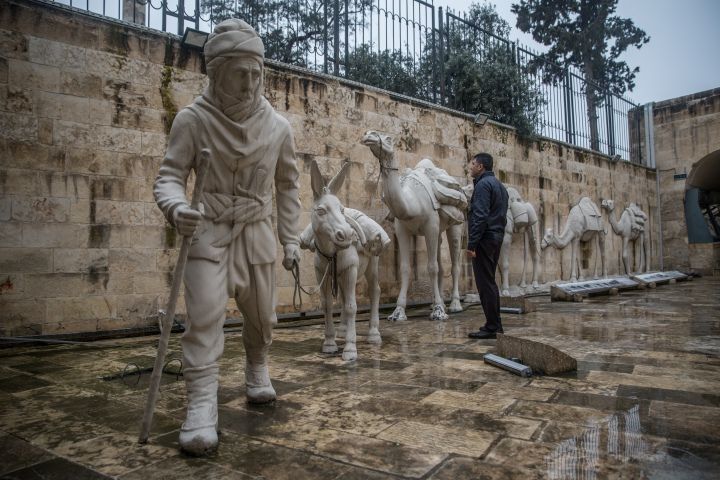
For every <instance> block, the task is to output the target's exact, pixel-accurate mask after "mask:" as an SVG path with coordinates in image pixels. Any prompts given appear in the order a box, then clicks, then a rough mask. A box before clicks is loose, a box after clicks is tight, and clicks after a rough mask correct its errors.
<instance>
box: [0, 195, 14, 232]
mask: <svg viewBox="0 0 720 480" xmlns="http://www.w3.org/2000/svg"><path fill="white" fill-rule="evenodd" d="M11 207H12V198H10V197H4V198H0V222H7V221H8V220H10V214H11V212H12V208H11ZM3 227H4V225H3Z"/></svg>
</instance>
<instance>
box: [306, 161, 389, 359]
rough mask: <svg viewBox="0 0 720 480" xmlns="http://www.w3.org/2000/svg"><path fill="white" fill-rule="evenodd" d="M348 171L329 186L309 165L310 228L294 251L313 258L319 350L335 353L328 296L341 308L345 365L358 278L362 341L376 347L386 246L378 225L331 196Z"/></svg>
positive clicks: (351, 348) (351, 347) (352, 341)
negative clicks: (320, 312)
mask: <svg viewBox="0 0 720 480" xmlns="http://www.w3.org/2000/svg"><path fill="white" fill-rule="evenodd" d="M349 166H350V162H346V163H345V164H343V167H342V169H341V170H340V172H338V174H337V175H335V177H334V178H333V179H332V180H331V181H330V183H328V184H325V180H324V179H323V177H322V174H321V173H320V169H319V168H318V166H317V163H316V162H315V161H313V162H312V166H311V186H312V191H313V199H314V201H315V203H314V204H313V207H312V212H311V215H310V219H311V222H310V225H308V226H307V228H306V229H305V230H304V231H303V233H302V234H301V235H300V247H301V248H304V249H307V250H311V251H314V252H315V253H316V255H315V276H316V278H317V280H318V282H319V284H320V289H321V291H322V300H323V301H322V303H323V308H324V310H325V341H324V343H323V346H322V351H323V353H335V352H337V351H338V347H337V343H336V342H335V325H334V324H333V318H332V315H333V314H332V309H333V296H334V294H335V293H339V294H340V298H341V300H342V305H343V307H342V317H341V326H342V327H344V329H345V347H344V348H343V352H342V358H343V360H345V361H353V360H355V359H357V347H356V331H355V314H356V312H357V304H356V301H355V286H356V284H357V279H358V276H359V275H363V274H364V275H365V279H366V280H367V284H368V290H369V291H370V304H371V307H370V330H369V332H368V337H367V341H368V343H374V344H380V343H381V342H382V339H381V337H380V330H379V325H380V319H379V313H378V312H379V307H380V284H379V281H378V263H379V258H380V254H381V253H382V251H383V250H384V249H385V248H386V247H387V246H388V245H389V244H390V237H388V235H387V233H385V231H384V230H383V229H382V227H381V226H380V225H378V224H377V223H376V222H375V221H373V220H372V219H371V218H369V217H368V216H367V215H365V214H364V213H362V212H360V211H358V210H353V209H351V208H344V207H343V205H342V204H341V203H340V200H338V198H337V197H336V196H335V193H336V192H337V191H338V190H339V189H340V186H341V185H342V183H343V180H344V179H345V175H346V172H347V170H348V167H349ZM338 287H339V288H338ZM338 290H339V291H338Z"/></svg>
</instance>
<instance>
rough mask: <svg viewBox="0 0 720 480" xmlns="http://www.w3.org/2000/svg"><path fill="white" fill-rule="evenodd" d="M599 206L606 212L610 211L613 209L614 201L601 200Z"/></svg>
mask: <svg viewBox="0 0 720 480" xmlns="http://www.w3.org/2000/svg"><path fill="white" fill-rule="evenodd" d="M600 206H601V207H602V208H604V209H605V210H607V211H608V212H612V211H613V210H615V202H613V201H612V200H603V201H602V202H601V203H600Z"/></svg>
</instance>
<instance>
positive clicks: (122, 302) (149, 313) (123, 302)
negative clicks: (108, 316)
mask: <svg viewBox="0 0 720 480" xmlns="http://www.w3.org/2000/svg"><path fill="white" fill-rule="evenodd" d="M161 308H165V302H164V301H163V297H162V296H161V295H158V294H149V295H121V296H120V297H118V308H117V317H118V318H122V319H124V320H126V321H132V320H147V319H149V318H154V319H155V321H157V314H158V311H159V310H160V309H161Z"/></svg>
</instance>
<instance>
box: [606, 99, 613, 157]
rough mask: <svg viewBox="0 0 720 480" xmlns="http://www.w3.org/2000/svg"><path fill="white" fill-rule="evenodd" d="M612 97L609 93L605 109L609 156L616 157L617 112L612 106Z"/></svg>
mask: <svg viewBox="0 0 720 480" xmlns="http://www.w3.org/2000/svg"><path fill="white" fill-rule="evenodd" d="M612 99H613V97H612V95H611V94H610V93H607V95H606V96H605V109H606V115H607V144H608V155H611V156H612V155H615V121H614V120H615V119H614V118H613V116H614V115H615V111H614V108H613V104H612Z"/></svg>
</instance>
